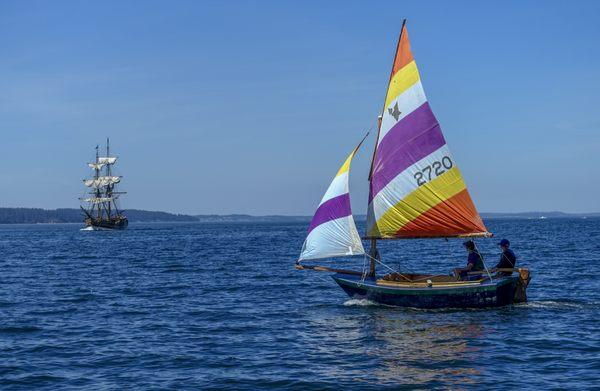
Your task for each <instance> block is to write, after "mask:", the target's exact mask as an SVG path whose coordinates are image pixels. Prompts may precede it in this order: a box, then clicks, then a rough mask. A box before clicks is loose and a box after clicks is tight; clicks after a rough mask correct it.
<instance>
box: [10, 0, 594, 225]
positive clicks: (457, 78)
mask: <svg viewBox="0 0 600 391" xmlns="http://www.w3.org/2000/svg"><path fill="white" fill-rule="evenodd" d="M599 16H600V2H597V1H589V2H586V1H577V2H565V1H557V2H554V1H545V2H538V1H503V2H480V1H473V2H466V1H464V2H461V1H453V2H441V1H440V2H435V1H431V2H423V1H398V0H396V1H389V2H385V1H373V2H367V1H349V0H344V1H327V2H324V1H226V2H225V1H223V2H221V1H175V2H172V1H144V2H140V1H102V2H91V1H52V2H50V1H17V0H14V1H9V0H4V1H0V149H1V153H0V163H1V164H0V183H1V189H2V191H1V193H0V206H6V207H41V208H48V209H53V208H59V207H61V208H62V207H74V208H77V207H78V206H79V201H78V198H79V197H80V196H81V195H82V193H83V190H84V187H83V184H82V181H81V180H82V179H83V178H85V177H86V176H87V175H89V174H90V172H89V171H90V170H89V169H88V167H87V166H86V164H85V163H86V162H89V161H92V159H93V157H94V147H95V146H96V144H103V143H104V140H105V138H106V137H107V136H109V137H110V138H111V149H112V150H113V151H114V152H115V154H116V155H118V156H119V159H120V160H119V163H118V165H117V167H116V169H117V171H118V173H119V174H121V175H123V182H122V186H121V188H122V189H123V190H125V191H127V192H128V194H127V195H126V196H124V197H123V199H122V205H123V207H124V208H125V209H127V208H135V209H148V210H164V211H169V212H177V213H189V214H212V213H215V214H229V213H248V214H255V215H264V214H284V215H310V214H312V213H313V212H314V210H315V208H316V206H317V205H318V203H319V201H320V199H321V197H322V195H323V193H324V192H325V190H326V188H327V186H328V185H329V182H330V181H331V179H332V177H333V176H334V175H335V173H336V172H337V170H338V168H339V166H340V165H341V164H342V162H343V160H344V159H345V157H346V156H347V154H348V153H349V152H350V151H351V150H352V149H353V148H354V146H355V145H356V144H357V143H358V141H359V140H360V139H361V138H362V136H363V134H364V133H365V132H366V130H368V129H369V128H372V127H373V126H374V125H375V123H376V119H377V116H378V115H379V113H380V111H381V107H382V104H383V99H384V94H385V91H386V87H387V82H388V78H389V72H390V68H391V61H392V58H393V55H394V50H395V47H396V41H397V38H398V33H399V30H400V27H401V23H402V19H403V18H407V19H408V30H409V36H410V39H411V44H412V49H413V54H414V56H415V60H416V62H417V64H418V66H419V70H420V73H421V79H422V82H423V86H424V89H425V92H426V94H427V98H428V100H429V102H430V104H431V107H432V109H433V111H434V113H435V114H436V116H437V118H438V120H439V122H440V124H441V127H442V131H443V132H444V135H445V137H446V140H447V142H448V145H449V146H450V149H451V151H452V153H453V155H454V158H455V160H456V161H457V163H458V165H459V166H460V169H461V171H462V173H463V176H464V178H465V181H466V183H467V186H468V188H469V191H470V193H471V195H472V197H473V200H474V202H475V205H476V206H477V208H478V209H479V210H480V211H482V212H520V211H555V210H558V211H565V212H599V211H600V197H599V196H598V194H600V132H599V131H600V109H599V107H598V104H599V103H600V45H598V42H600V23H598V17H599ZM371 136H373V132H372V134H371ZM373 142H374V139H373V137H370V138H369V139H368V141H367V142H366V144H365V145H363V147H362V149H361V151H360V152H359V153H358V155H357V157H356V158H355V159H354V162H353V165H352V172H351V182H350V189H351V197H352V205H353V209H354V212H355V213H356V214H364V213H365V211H366V205H367V192H368V182H367V175H368V169H369V162H370V158H371V154H372V148H373Z"/></svg>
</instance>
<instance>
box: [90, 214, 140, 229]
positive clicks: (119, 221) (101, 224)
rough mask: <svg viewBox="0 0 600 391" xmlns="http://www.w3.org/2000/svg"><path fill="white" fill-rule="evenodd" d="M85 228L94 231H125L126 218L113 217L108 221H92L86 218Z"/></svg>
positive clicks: (127, 222)
mask: <svg viewBox="0 0 600 391" xmlns="http://www.w3.org/2000/svg"><path fill="white" fill-rule="evenodd" d="M84 223H85V226H86V228H87V227H90V228H92V229H94V230H112V229H125V228H127V225H129V221H128V220H127V217H115V218H112V219H110V220H108V219H93V218H89V217H88V218H86V219H85V221H84Z"/></svg>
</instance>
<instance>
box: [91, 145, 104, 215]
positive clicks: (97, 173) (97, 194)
mask: <svg viewBox="0 0 600 391" xmlns="http://www.w3.org/2000/svg"><path fill="white" fill-rule="evenodd" d="M99 161H100V157H99V155H98V145H96V166H95V167H94V179H95V180H96V181H98V178H100V165H99V164H98V162H99ZM94 193H95V194H94V196H95V197H96V198H100V188H99V187H97V188H96V190H95V192H94ZM96 207H97V210H98V219H101V218H102V207H101V206H100V204H98V205H97V206H96ZM93 209H94V203H92V210H93Z"/></svg>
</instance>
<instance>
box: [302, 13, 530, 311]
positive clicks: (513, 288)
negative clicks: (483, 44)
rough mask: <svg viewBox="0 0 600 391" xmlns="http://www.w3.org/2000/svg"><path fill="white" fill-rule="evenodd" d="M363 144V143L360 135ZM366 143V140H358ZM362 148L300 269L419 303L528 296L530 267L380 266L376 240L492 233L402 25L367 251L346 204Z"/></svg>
mask: <svg viewBox="0 0 600 391" xmlns="http://www.w3.org/2000/svg"><path fill="white" fill-rule="evenodd" d="M361 143H362V142H361ZM359 147H360V144H359ZM359 147H357V148H356V149H355V150H354V151H353V152H352V153H351V154H350V156H349V157H348V159H347V160H346V162H345V163H344V165H343V166H342V168H341V169H340V170H339V172H338V174H337V175H336V176H335V178H334V179H333V181H332V183H331V185H330V187H329V189H328V190H327V192H326V194H325V196H324V197H323V199H322V201H321V203H320V205H319V207H318V208H317V211H316V213H315V215H314V217H313V219H312V221H311V223H310V226H309V229H308V236H307V238H306V240H305V242H304V246H303V248H302V252H301V255H300V257H299V259H298V261H297V262H296V268H297V269H300V270H316V271H328V272H333V273H335V274H334V275H333V279H334V280H335V281H336V282H337V283H338V285H339V286H340V287H342V289H344V291H345V292H346V293H347V294H348V295H349V296H350V297H353V298H361V299H368V300H371V301H375V302H378V303H382V304H388V305H395V306H405V307H417V308H444V307H459V308H477V307H494V306H502V305H508V304H512V303H514V302H518V301H525V300H526V291H525V290H526V288H527V284H528V283H529V280H530V277H529V271H528V270H527V269H523V268H521V269H501V270H498V271H495V274H492V273H491V272H490V271H489V270H488V269H487V268H486V270H485V271H484V272H474V273H469V274H470V275H469V276H468V278H466V279H465V278H463V277H460V276H450V275H433V274H420V273H418V274H415V273H411V274H408V273H401V272H393V273H387V274H384V275H379V274H377V271H376V266H377V264H378V263H381V264H383V262H381V260H380V257H379V251H378V249H377V241H378V240H388V239H433V238H457V237H463V238H477V237H491V236H492V234H491V233H490V232H488V230H487V228H486V227H485V225H484V223H483V221H482V220H481V217H480V216H479V213H478V212H477V209H476V208H475V205H474V204H473V201H472V200H471V196H470V195H469V192H468V190H467V187H466V184H465V182H464V180H463V177H462V175H461V173H460V171H459V169H458V166H457V164H456V161H455V159H454V157H453V156H452V154H451V153H450V150H449V148H448V145H447V144H446V141H445V139H444V136H443V134H442V131H441V128H440V125H439V123H438V121H437V119H436V117H435V116H434V114H433V112H432V110H431V107H430V106H429V103H428V101H427V99H426V97H425V92H424V90H423V86H422V84H421V78H420V75H419V71H418V69H417V65H416V63H415V61H414V58H413V54H412V51H411V47H410V42H409V39H408V33H407V29H406V21H404V22H403V24H402V29H401V32H400V37H399V39H398V45H397V48H396V55H395V57H394V62H393V66H392V71H391V74H390V80H389V85H388V90H387V94H386V98H385V103H384V107H383V112H382V114H381V116H379V121H378V134H377V140H376V144H375V149H374V152H373V157H372V162H371V169H370V174H369V183H370V191H369V205H368V212H367V232H366V235H365V237H364V239H367V240H369V241H370V249H369V252H368V254H366V253H365V251H364V248H363V245H362V242H361V240H360V237H359V235H358V231H357V229H356V225H355V223H354V220H353V217H352V212H351V210H350V198H349V188H348V175H349V170H350V163H351V160H352V158H353V156H354V154H355V153H356V152H357V150H358V148H359ZM352 255H363V256H365V257H367V260H368V261H369V262H368V263H369V269H366V267H365V268H364V270H363V271H351V270H343V269H333V268H330V267H326V266H316V265H308V264H306V262H305V261H309V260H316V259H325V258H333V257H343V256H352Z"/></svg>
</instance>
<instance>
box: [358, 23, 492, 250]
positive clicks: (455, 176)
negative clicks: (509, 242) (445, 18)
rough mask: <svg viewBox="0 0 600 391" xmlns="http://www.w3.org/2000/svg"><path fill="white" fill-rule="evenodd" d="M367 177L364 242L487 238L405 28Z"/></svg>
mask: <svg viewBox="0 0 600 391" xmlns="http://www.w3.org/2000/svg"><path fill="white" fill-rule="evenodd" d="M370 178H371V182H370V184H371V186H370V192H369V208H368V213H367V227H368V228H367V237H369V238H402V237H415V238H418V237H451V236H486V235H489V233H488V232H487V229H486V228H485V226H484V224H483V222H482V221H481V218H480V217H479V213H478V212H477V210H476V209H475V206H474V205H473V201H472V200H471V197H470V195H469V192H468V191H467V187H466V185H465V182H464V181H463V178H462V176H461V174H460V171H459V170H458V167H457V165H456V161H455V160H454V158H453V157H452V155H451V153H450V150H449V149H448V145H447V144H446V140H445V139H444V136H443V135H442V131H441V129H440V125H439V124H438V121H437V119H436V118H435V116H434V115H433V112H432V111H431V108H430V107H429V103H428V102H427V98H425V92H424V91H423V86H422V85H421V78H420V76H419V71H418V69H417V65H416V63H415V61H414V59H413V55H412V52H411V49H410V43H409V40H408V33H407V31H406V25H405V24H403V26H402V31H401V34H400V39H399V41H398V47H397V50H396V56H395V58H394V64H393V68H392V72H391V76H390V82H389V86H388V91H387V95H386V98H385V105H384V110H383V114H382V118H381V123H380V128H379V135H378V138H377V145H376V150H375V153H374V156H373V164H372V167H371V177H370Z"/></svg>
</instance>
